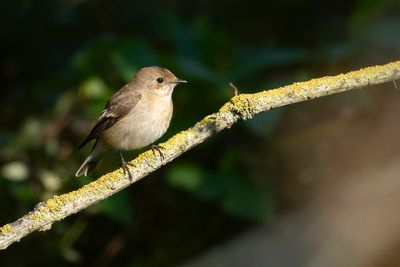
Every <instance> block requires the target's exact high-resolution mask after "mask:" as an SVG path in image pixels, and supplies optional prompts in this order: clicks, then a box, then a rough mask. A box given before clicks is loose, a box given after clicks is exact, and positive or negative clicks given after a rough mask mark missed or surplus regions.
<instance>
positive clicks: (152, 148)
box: [150, 145, 165, 160]
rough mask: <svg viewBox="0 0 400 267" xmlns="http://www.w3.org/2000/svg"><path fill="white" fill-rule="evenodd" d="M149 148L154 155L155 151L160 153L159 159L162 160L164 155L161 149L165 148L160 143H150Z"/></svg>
mask: <svg viewBox="0 0 400 267" xmlns="http://www.w3.org/2000/svg"><path fill="white" fill-rule="evenodd" d="M150 148H151V150H152V151H153V154H154V156H155V155H156V151H157V152H158V154H160V157H161V160H164V158H165V157H164V154H163V153H162V151H161V150H163V149H165V148H164V147H162V146H160V145H151V146H150Z"/></svg>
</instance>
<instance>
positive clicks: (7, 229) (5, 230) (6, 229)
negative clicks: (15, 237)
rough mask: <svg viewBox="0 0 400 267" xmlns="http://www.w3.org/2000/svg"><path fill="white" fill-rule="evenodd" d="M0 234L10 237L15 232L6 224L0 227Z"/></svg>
mask: <svg viewBox="0 0 400 267" xmlns="http://www.w3.org/2000/svg"><path fill="white" fill-rule="evenodd" d="M0 233H1V234H4V235H11V234H14V233H15V230H14V228H13V227H12V226H11V225H10V224H6V225H4V226H3V227H0Z"/></svg>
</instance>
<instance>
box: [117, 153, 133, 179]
mask: <svg viewBox="0 0 400 267" xmlns="http://www.w3.org/2000/svg"><path fill="white" fill-rule="evenodd" d="M119 155H120V156H121V168H122V171H123V173H124V175H125V174H127V173H128V177H129V181H132V174H131V172H130V170H129V167H128V166H133V164H132V163H130V162H126V161H125V159H124V156H123V155H122V152H119Z"/></svg>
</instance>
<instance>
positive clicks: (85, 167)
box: [75, 155, 100, 177]
mask: <svg viewBox="0 0 400 267" xmlns="http://www.w3.org/2000/svg"><path fill="white" fill-rule="evenodd" d="M99 161H100V159H99V160H93V159H92V157H91V156H90V155H89V156H88V157H87V158H86V159H85V161H84V162H83V163H82V165H81V166H80V167H79V169H78V171H77V172H76V173H75V176H76V177H79V176H82V175H84V176H88V175H91V174H92V173H93V171H94V169H95V168H96V165H97V163H98V162H99Z"/></svg>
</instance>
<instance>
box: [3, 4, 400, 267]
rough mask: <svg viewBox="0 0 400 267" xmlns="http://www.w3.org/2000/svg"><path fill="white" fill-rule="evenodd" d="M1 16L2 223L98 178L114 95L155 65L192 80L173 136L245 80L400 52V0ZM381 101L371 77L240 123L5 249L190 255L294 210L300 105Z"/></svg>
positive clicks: (127, 260) (351, 65) (11, 258)
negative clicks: (285, 183) (292, 179)
mask: <svg viewBox="0 0 400 267" xmlns="http://www.w3.org/2000/svg"><path fill="white" fill-rule="evenodd" d="M0 20H1V23H0V25H1V26H0V27H1V32H2V36H1V37H0V38H1V42H0V47H1V52H2V53H1V57H0V64H1V65H0V75H1V77H0V79H1V83H2V98H1V114H2V116H1V131H0V164H1V166H0V201H1V203H2V207H3V208H2V212H0V219H1V222H2V224H3V223H6V222H10V221H13V220H15V219H17V218H18V217H20V216H21V215H23V214H25V213H26V212H28V211H29V210H30V209H32V208H33V206H34V205H35V204H36V203H37V202H38V201H41V200H45V199H47V198H49V197H51V196H52V195H54V194H60V193H63V192H67V191H70V190H73V189H76V188H78V187H79V186H81V185H83V184H86V183H88V182H90V179H89V178H80V179H75V178H74V177H73V174H74V173H75V170H76V169H77V167H78V166H79V164H80V163H81V161H82V160H83V158H84V156H85V155H86V153H87V152H88V150H89V149H90V148H85V149H84V150H83V151H77V149H76V148H77V146H78V145H79V143H80V142H81V141H82V139H83V138H84V136H85V134H86V133H87V132H88V130H89V129H90V127H91V126H92V125H93V122H94V120H95V119H96V118H97V116H98V115H99V114H100V112H101V110H102V108H103V107H104V105H105V103H106V102H107V99H108V98H109V97H110V96H111V95H112V94H113V92H115V91H116V90H117V89H118V88H120V87H121V86H122V85H123V84H124V83H126V82H128V81H129V80H130V79H131V78H132V76H133V75H134V73H135V72H136V71H137V70H138V69H139V68H141V67H142V66H147V65H162V66H165V67H168V68H169V69H171V70H172V71H173V72H174V73H175V74H176V75H177V76H178V77H180V78H183V79H186V80H188V81H189V83H188V84H187V85H185V86H182V87H181V88H177V90H176V91H175V93H174V102H175V107H174V108H175V113H174V118H173V121H172V124H171V127H170V129H169V131H168V133H167V134H166V136H165V137H163V140H165V139H166V138H168V137H169V136H172V135H173V134H175V133H176V132H178V131H180V130H184V129H186V128H187V127H190V126H192V125H193V124H194V123H195V122H196V121H198V120H199V119H200V118H202V117H203V116H205V115H207V114H210V113H212V112H214V111H216V110H217V109H218V108H219V107H220V106H221V104H223V103H224V102H226V101H227V100H228V99H229V98H230V97H231V96H232V90H231V88H229V86H228V83H229V81H232V82H233V83H234V84H235V85H236V86H237V87H238V88H239V90H240V92H241V93H246V92H255V91H259V90H261V89H266V88H273V87H276V86H281V85H285V84H289V83H291V82H293V81H300V80H307V79H309V78H311V77H317V76H320V75H327V74H337V73H339V72H344V71H348V70H351V69H356V68H359V67H361V66H365V65H374V64H380V63H385V62H387V61H391V60H395V59H398V55H399V54H400V53H399V52H400V45H399V44H400V34H399V33H400V32H399V29H400V19H399V3H398V1H395V0H385V1H370V0H358V1H355V2H351V1H350V2H349V1H336V2H330V3H329V4H327V3H325V2H323V1H299V0H287V1H252V2H245V1H238V0H234V1H227V0H223V1H217V2H215V1H199V0H197V1H178V0H171V1H159V0H158V1H145V2H140V3H138V2H134V1H127V0H117V1H105V0H100V1H88V0H52V1H50V0H43V1H31V0H23V1H11V0H8V1H7V0H6V1H2V2H1V3H0ZM396 57H397V58H396ZM371 101H372V100H371V98H370V97H369V95H368V94H366V93H365V94H362V96H361V95H360V94H356V95H354V94H349V95H344V96H337V97H333V98H328V99H326V100H325V102H324V103H323V104H321V102H318V101H316V102H313V104H309V103H306V104H300V105H298V106H296V110H293V109H291V108H283V109H279V110H275V111H272V112H268V113H266V114H262V115H260V116H258V117H256V118H255V119H254V120H251V121H248V122H245V123H241V124H240V125H238V126H236V125H235V126H234V127H233V128H232V129H230V130H227V131H225V132H224V133H222V134H220V135H218V136H216V137H213V138H212V139H210V140H207V141H206V142H205V143H204V144H202V145H200V146H199V147H197V148H195V149H194V151H192V152H189V153H186V154H185V155H182V156H181V157H180V158H178V159H177V160H175V161H174V162H172V163H171V164H169V165H167V166H165V167H164V168H163V169H161V170H159V171H157V172H156V173H154V174H152V175H150V176H151V177H148V178H146V179H144V180H143V181H140V182H138V183H137V184H135V186H133V187H132V188H128V189H126V190H124V191H123V192H120V193H118V194H116V195H115V196H113V197H111V198H109V199H107V200H105V201H103V202H102V203H99V204H98V205H96V206H95V207H90V208H89V209H87V210H86V211H84V212H81V213H79V214H78V215H76V216H72V217H71V218H67V219H66V220H64V221H62V222H59V223H57V224H55V225H54V227H53V228H54V229H52V230H51V231H49V232H46V233H40V234H35V235H32V236H30V237H28V238H25V239H24V240H22V241H21V243H20V244H15V245H13V246H11V247H10V248H9V249H8V250H7V251H6V253H3V255H2V257H1V258H0V265H1V266H26V265H27V264H28V263H29V264H30V265H31V266H34V265H41V266H53V265H55V264H57V265H58V266H174V265H176V264H178V263H181V262H183V261H184V260H186V259H189V258H190V257H192V256H194V255H196V254H198V253H200V252H201V251H203V250H205V249H206V248H208V247H210V246H213V245H215V244H216V243H218V242H219V241H221V240H225V239H228V238H231V237H232V236H234V235H235V234H236V233H238V232H240V231H242V230H244V229H245V228H247V227H248V226H249V225H252V224H254V223H259V222H263V221H265V220H269V219H272V218H274V217H275V216H276V214H277V212H282V211H284V210H285V207H284V205H283V204H282V203H284V201H283V202H282V199H281V198H282V196H281V195H280V190H279V180H280V179H282V178H283V177H284V176H285V172H284V170H282V166H283V165H284V163H282V162H280V161H279V157H278V156H277V151H276V149H277V148H276V146H275V140H276V139H277V138H279V136H280V135H281V134H283V133H284V132H285V131H287V130H290V128H291V127H294V125H287V123H286V122H287V118H288V117H290V118H292V119H291V121H297V123H298V124H301V123H305V122H308V123H310V119H309V118H314V120H315V117H313V116H314V115H315V114H316V113H318V111H319V110H320V109H321V108H324V109H325V112H327V113H328V112H329V109H335V108H338V107H347V106H352V107H353V108H359V109H368V107H369V105H371ZM288 111H289V112H288ZM310 114H313V115H310ZM293 118H294V119H293ZM314 123H315V122H314ZM137 153H138V152H132V153H131V157H133V156H134V155H135V154H137ZM116 167H118V157H117V156H116V155H112V156H109V157H107V158H106V159H105V160H103V161H102V162H101V164H100V166H99V169H98V171H97V172H96V173H95V176H94V177H92V179H95V178H96V177H97V176H99V175H100V174H102V173H105V172H106V171H109V170H113V169H115V168H116ZM163 178H166V179H163ZM188 237H190V238H188ZM39 251H40V255H46V256H41V257H38V254H39V253H37V252H39ZM43 252H45V253H43ZM20 255H24V257H20Z"/></svg>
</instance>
